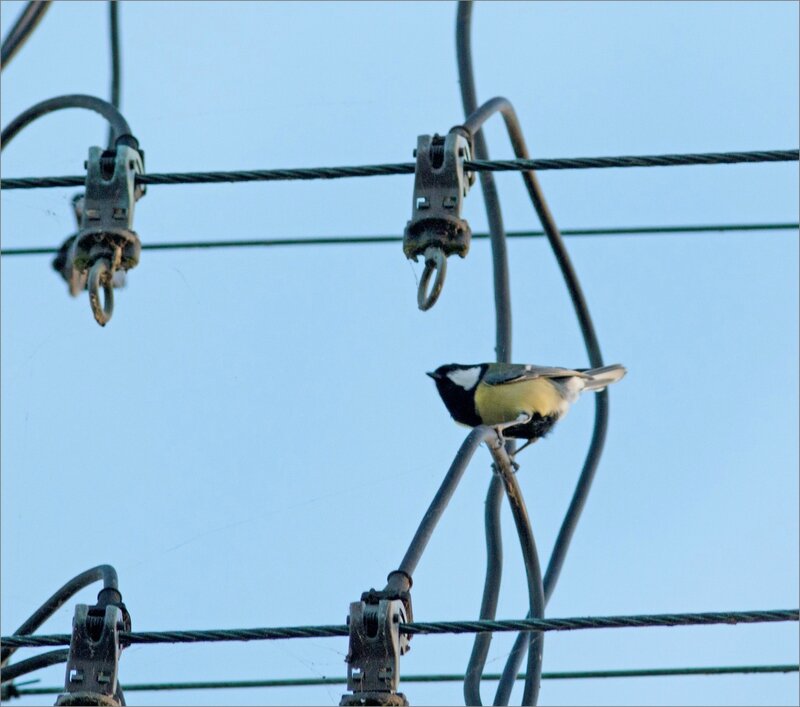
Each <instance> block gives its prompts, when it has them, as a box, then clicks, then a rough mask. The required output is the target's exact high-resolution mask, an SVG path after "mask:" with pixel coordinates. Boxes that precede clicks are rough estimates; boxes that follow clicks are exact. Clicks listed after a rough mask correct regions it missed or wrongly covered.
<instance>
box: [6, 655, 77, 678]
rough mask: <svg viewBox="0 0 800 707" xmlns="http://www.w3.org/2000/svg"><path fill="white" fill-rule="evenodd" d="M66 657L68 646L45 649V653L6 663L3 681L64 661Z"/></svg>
mask: <svg viewBox="0 0 800 707" xmlns="http://www.w3.org/2000/svg"><path fill="white" fill-rule="evenodd" d="M68 658H69V648H59V649H58V650H54V651H47V653H40V654H39V655H35V656H32V657H31V658H26V659H25V660H20V661H19V662H18V663H14V665H8V666H6V667H4V668H3V672H2V679H3V683H7V682H10V681H11V680H15V679H16V678H19V677H22V676H23V675H27V674H28V673H32V672H34V671H35V670H41V669H42V668H49V667H50V666H51V665H58V664H59V663H66V662H67V659H68Z"/></svg>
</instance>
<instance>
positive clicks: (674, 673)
mask: <svg viewBox="0 0 800 707" xmlns="http://www.w3.org/2000/svg"><path fill="white" fill-rule="evenodd" d="M798 671H800V665H789V664H787V665H723V666H711V667H707V668H643V669H637V670H577V671H559V672H544V673H542V679H543V680H593V679H603V678H650V677H679V676H687V675H698V676H700V675H752V674H754V673H762V674H765V673H796V672H798ZM499 679H500V673H487V674H485V675H483V676H482V677H481V680H483V681H497V680H499ZM524 679H525V673H520V674H519V675H517V680H524ZM400 682H401V683H402V684H404V685H407V684H410V683H431V682H433V683H442V682H464V675H459V674H458V673H442V674H437V675H401V677H400ZM346 684H347V678H345V677H341V678H339V677H336V678H327V677H322V678H284V679H277V680H218V681H203V682H151V683H134V684H131V685H123V686H122V689H123V691H124V692H155V691H162V690H223V689H231V688H233V689H239V688H254V687H317V686H321V685H323V686H324V685H346ZM61 692H64V688H63V687H55V686H52V687H31V688H22V689H20V688H17V689H15V690H14V691H13V695H12V696H13V697H16V696H19V697H23V696H25V695H56V694H59V693H61Z"/></svg>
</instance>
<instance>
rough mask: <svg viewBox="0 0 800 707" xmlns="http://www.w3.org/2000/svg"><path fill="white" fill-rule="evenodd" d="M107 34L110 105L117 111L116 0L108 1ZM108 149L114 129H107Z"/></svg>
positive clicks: (119, 75) (119, 79)
mask: <svg viewBox="0 0 800 707" xmlns="http://www.w3.org/2000/svg"><path fill="white" fill-rule="evenodd" d="M108 33H109V44H110V49H111V105H112V106H114V108H116V109H117V110H119V106H120V95H121V91H122V89H121V82H122V59H121V51H120V44H119V2H118V0H108ZM108 144H109V147H113V145H114V128H113V127H109V129H108Z"/></svg>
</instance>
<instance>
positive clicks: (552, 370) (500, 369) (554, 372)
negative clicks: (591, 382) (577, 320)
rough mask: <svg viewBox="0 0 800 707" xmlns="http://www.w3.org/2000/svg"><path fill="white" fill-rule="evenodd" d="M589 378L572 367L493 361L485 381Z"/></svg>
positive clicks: (500, 383) (504, 382)
mask: <svg viewBox="0 0 800 707" xmlns="http://www.w3.org/2000/svg"><path fill="white" fill-rule="evenodd" d="M573 376H574V377H577V378H589V377H590V376H587V375H586V374H585V373H581V372H580V371H574V370H572V369H570V368H556V367H553V366H534V365H533V364H522V363H493V364H492V365H491V367H490V368H489V370H488V371H486V375H484V377H483V382H484V383H485V384H486V385H504V384H506V383H513V382H515V381H521V380H533V379H534V378H571V377H573Z"/></svg>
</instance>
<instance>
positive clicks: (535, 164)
mask: <svg viewBox="0 0 800 707" xmlns="http://www.w3.org/2000/svg"><path fill="white" fill-rule="evenodd" d="M798 159H800V151H799V150H757V151H750V152H704V153H688V154H678V155H629V156H621V157H567V158H558V159H536V160H529V159H517V160H493V161H480V160H473V161H470V162H465V163H464V167H465V169H467V170H468V171H474V172H487V171H491V172H527V171H530V170H537V171H545V170H554V169H560V170H563V169H608V168H612V167H679V166H687V165H718V164H738V163H756V162H797V160H798ZM414 169H415V164H414V163H413V162H400V163H389V164H375V165H363V166H352V167H304V168H295V169H260V170H236V171H224V172H169V173H160V174H155V173H151V174H142V175H137V177H136V183H137V184H147V185H157V184H158V185H163V184H219V183H237V182H277V181H295V180H312V179H346V178H349V177H382V176H391V175H397V174H413V173H414ZM85 179H86V178H85V177H83V176H69V177H14V178H6V179H3V180H2V182H0V189H41V188H50V187H79V186H82V185H83V184H84V182H85Z"/></svg>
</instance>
